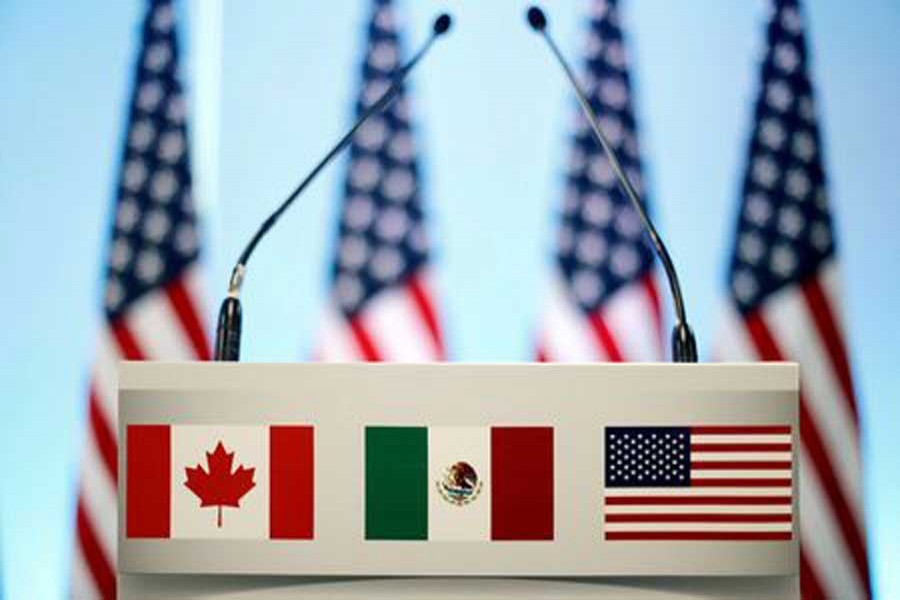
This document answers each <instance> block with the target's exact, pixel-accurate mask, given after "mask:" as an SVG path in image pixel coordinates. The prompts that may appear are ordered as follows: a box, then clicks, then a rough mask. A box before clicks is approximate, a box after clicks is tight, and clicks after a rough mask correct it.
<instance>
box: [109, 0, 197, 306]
mask: <svg viewBox="0 0 900 600" xmlns="http://www.w3.org/2000/svg"><path fill="white" fill-rule="evenodd" d="M174 24H175V16H174V9H173V6H172V2H171V0H157V1H154V2H152V3H151V8H150V11H149V12H148V16H147V18H146V19H145V21H144V25H143V31H142V46H141V47H142V51H141V54H140V56H139V58H138V61H139V62H138V69H137V79H136V82H135V85H134V92H133V95H132V97H131V104H130V109H129V116H128V133H127V140H126V144H125V151H124V156H123V157H122V170H121V173H120V175H119V181H118V187H117V193H116V208H115V231H114V233H113V238H112V242H111V245H110V249H109V262H108V264H107V269H106V291H105V308H106V313H107V316H108V318H110V319H113V318H115V317H117V316H118V315H119V314H121V313H123V312H124V311H125V310H127V308H128V307H129V305H130V304H132V303H133V302H134V301H135V300H137V299H139V298H140V297H142V296H143V295H145V294H146V293H148V292H150V291H151V290H154V289H156V288H158V287H160V286H162V285H165V284H166V283H167V282H169V281H171V280H173V279H175V278H177V277H178V276H180V275H181V274H182V273H183V272H184V271H185V269H186V268H187V267H188V266H189V265H190V264H191V263H193V262H194V261H195V260H196V259H197V255H198V231H197V222H196V215H195V211H194V205H193V199H192V197H191V173H190V164H189V160H188V141H187V128H186V126H185V102H184V96H183V94H182V89H181V84H180V83H179V79H178V69H177V64H178V62H177V59H178V46H177V40H176V34H175V27H174Z"/></svg>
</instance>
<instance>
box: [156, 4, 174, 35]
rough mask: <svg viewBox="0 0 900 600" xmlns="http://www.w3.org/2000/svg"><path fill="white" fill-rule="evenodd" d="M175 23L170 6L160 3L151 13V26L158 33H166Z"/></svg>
mask: <svg viewBox="0 0 900 600" xmlns="http://www.w3.org/2000/svg"><path fill="white" fill-rule="evenodd" d="M174 23H175V15H174V14H173V13H172V7H171V6H169V5H167V4H162V5H160V6H158V7H157V8H156V10H155V11H154V13H153V23H152V27H153V29H155V30H156V31H158V32H159V33H167V32H168V31H169V30H170V29H172V25H173V24H174Z"/></svg>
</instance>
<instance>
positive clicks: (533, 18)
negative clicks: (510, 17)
mask: <svg viewBox="0 0 900 600" xmlns="http://www.w3.org/2000/svg"><path fill="white" fill-rule="evenodd" d="M525 16H526V17H527V18H528V24H529V25H531V28H532V29H534V30H535V31H543V30H544V28H545V27H547V15H545V14H544V11H542V10H541V9H540V8H538V7H537V6H532V7H531V8H529V9H528V12H527V13H525Z"/></svg>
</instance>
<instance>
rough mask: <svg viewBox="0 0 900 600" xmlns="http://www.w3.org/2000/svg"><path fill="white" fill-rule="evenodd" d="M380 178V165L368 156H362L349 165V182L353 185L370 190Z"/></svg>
mask: <svg viewBox="0 0 900 600" xmlns="http://www.w3.org/2000/svg"><path fill="white" fill-rule="evenodd" d="M379 179H381V165H379V164H378V161H377V160H375V159H374V158H371V157H369V156H364V157H362V158H360V159H358V160H356V161H354V162H353V165H352V166H351V167H350V184H351V185H353V187H355V188H357V189H360V190H363V191H366V192H368V191H371V190H372V189H373V188H374V187H375V186H376V185H377V184H378V180H379Z"/></svg>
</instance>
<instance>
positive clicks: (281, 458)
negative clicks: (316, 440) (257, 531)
mask: <svg viewBox="0 0 900 600" xmlns="http://www.w3.org/2000/svg"><path fill="white" fill-rule="evenodd" d="M269 448H270V457H269V461H270V462H269V477H270V483H269V485H270V491H269V537H271V538H272V539H293V540H310V539H312V538H313V506H314V497H315V494H314V487H313V486H314V479H315V478H314V471H313V469H314V467H313V465H314V461H313V428H312V427H309V426H298V425H276V426H273V427H272V428H271V429H270V430H269Z"/></svg>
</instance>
